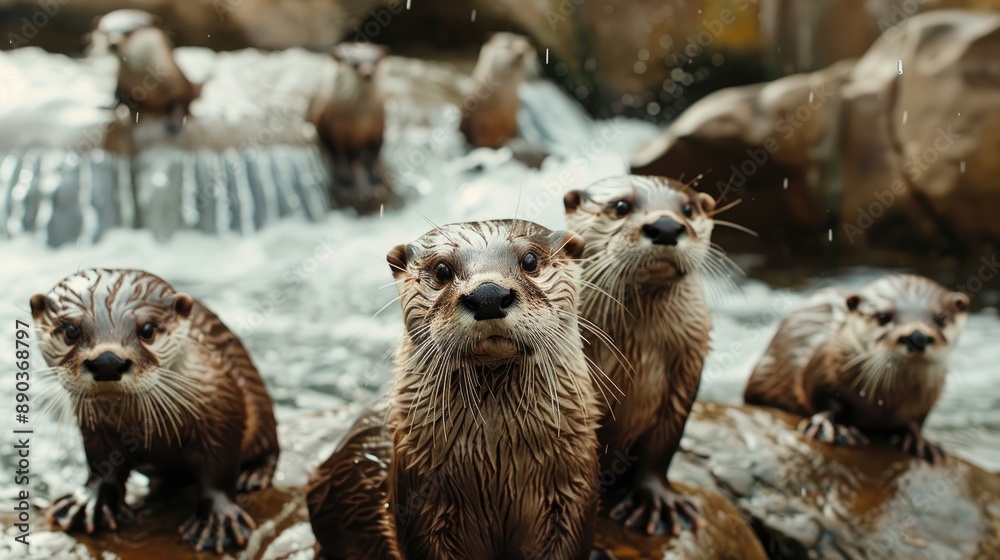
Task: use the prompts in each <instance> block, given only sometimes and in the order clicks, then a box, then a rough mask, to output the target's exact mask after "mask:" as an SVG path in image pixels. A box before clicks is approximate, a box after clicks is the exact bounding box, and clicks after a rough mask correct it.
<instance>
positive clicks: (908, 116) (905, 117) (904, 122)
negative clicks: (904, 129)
mask: <svg viewBox="0 0 1000 560" xmlns="http://www.w3.org/2000/svg"><path fill="white" fill-rule="evenodd" d="M909 118H910V112H909V111H903V124H906V121H907V120H909Z"/></svg>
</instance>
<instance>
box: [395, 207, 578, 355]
mask: <svg viewBox="0 0 1000 560" xmlns="http://www.w3.org/2000/svg"><path fill="white" fill-rule="evenodd" d="M582 251H583V241H582V240H581V239H580V237H579V236H577V235H576V234H574V233H569V232H561V231H556V232H553V231H550V230H548V229H545V228H544V227H542V226H539V225H537V224H534V223H531V222H526V221H520V220H497V221H486V222H470V223H465V224H451V225H447V226H444V227H440V228H435V229H434V230H432V231H430V232H428V233H427V234H426V235H424V236H423V237H421V238H420V239H418V240H416V241H414V242H413V243H410V244H408V245H400V246H398V247H396V248H394V249H393V250H392V251H390V252H389V254H388V257H387V260H388V261H389V265H390V267H391V269H392V274H393V276H394V277H395V279H396V282H397V286H398V288H399V295H400V304H401V306H402V308H403V320H404V324H405V328H406V333H407V337H408V338H409V340H410V342H411V343H412V344H413V346H414V349H413V351H412V352H411V355H410V360H411V362H412V363H410V364H404V366H407V367H408V368H411V369H413V370H414V371H421V372H424V373H431V372H437V373H442V374H444V373H450V370H452V369H463V366H471V367H473V368H475V367H479V366H486V367H487V368H488V369H496V368H497V367H500V366H504V365H511V364H514V363H521V364H522V365H524V364H526V363H528V362H532V361H533V360H536V359H543V360H547V359H552V358H553V356H551V354H552V353H553V352H552V351H551V350H552V349H554V348H556V347H558V346H559V345H562V344H579V334H578V331H577V322H576V284H575V278H574V276H575V274H576V272H577V269H578V266H577V265H576V264H575V262H574V260H575V259H576V258H578V257H579V256H580V254H581V253H582ZM539 355H542V356H543V357H541V358H539V357H538V356H539ZM446 370H449V371H446Z"/></svg>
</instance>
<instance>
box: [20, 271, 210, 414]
mask: <svg viewBox="0 0 1000 560" xmlns="http://www.w3.org/2000/svg"><path fill="white" fill-rule="evenodd" d="M193 305H194V302H193V300H192V299H191V297H190V296H188V295H186V294H182V293H178V292H175V291H174V289H173V288H172V287H171V286H170V285H169V284H167V283H166V282H165V281H163V280H161V279H160V278H157V277H156V276H153V275H152V274H148V273H145V272H140V271H135V270H85V271H82V272H78V273H76V274H73V275H72V276H69V277H67V278H66V279H64V280H63V281H62V282H60V283H59V284H58V285H56V287H55V288H53V289H52V291H50V292H49V293H48V294H37V295H35V296H33V297H32V298H31V315H32V316H33V317H34V321H35V325H36V326H37V328H38V331H39V332H40V335H39V336H40V347H41V351H42V354H43V356H44V357H45V361H46V362H47V363H48V365H49V366H50V367H51V368H52V370H53V371H54V372H55V373H56V375H57V376H58V379H59V381H60V383H61V384H62V386H63V387H64V388H65V389H66V390H67V391H68V392H69V394H70V395H71V397H72V398H73V399H74V401H75V402H76V403H78V404H79V403H80V402H84V401H89V400H92V399H121V398H122V397H125V396H128V395H143V394H145V393H149V392H150V391H152V390H153V389H154V388H156V387H158V386H159V384H160V383H163V384H165V385H169V384H170V381H169V380H170V379H173V378H176V377H177V376H178V375H179V374H176V373H173V371H171V370H178V369H180V367H179V366H180V365H181V364H180V361H181V360H182V358H183V356H184V353H185V351H186V348H187V343H188V342H187V336H186V334H187V331H188V329H189V325H190V321H188V320H187V318H188V316H189V314H190V313H191V309H192V307H193Z"/></svg>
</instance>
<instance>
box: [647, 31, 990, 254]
mask: <svg viewBox="0 0 1000 560" xmlns="http://www.w3.org/2000/svg"><path fill="white" fill-rule="evenodd" d="M894 31H895V32H893V33H887V34H885V35H884V36H883V37H881V38H880V39H879V40H878V41H877V42H876V43H875V45H873V46H872V48H871V49H869V51H868V52H867V53H866V54H865V55H864V57H862V58H861V59H860V60H858V61H857V62H851V61H845V62H841V63H838V64H835V65H833V66H831V67H829V68H827V69H825V70H822V71H819V72H814V73H810V74H797V75H793V76H788V77H786V78H782V79H779V80H776V81H774V82H771V83H768V84H760V85H753V86H745V87H742V88H734V89H726V90H721V91H718V92H716V93H714V94H712V95H710V96H708V97H706V98H704V99H702V100H701V101H700V102H698V103H697V104H695V105H694V106H692V107H691V109H690V110H688V111H687V112H685V113H684V114H683V115H682V116H681V117H680V118H679V119H678V120H677V121H676V122H675V123H674V124H673V125H672V126H671V127H670V128H669V129H668V130H667V132H666V133H665V134H664V135H663V136H662V137H660V138H658V139H656V140H654V141H652V142H650V143H648V144H646V145H644V146H642V147H641V148H640V149H638V150H637V151H636V152H635V153H634V154H633V157H632V170H633V172H635V173H650V174H664V175H669V176H679V175H681V174H686V175H687V176H688V177H691V176H693V175H696V174H698V173H704V174H705V177H704V178H703V179H702V181H701V184H702V185H703V186H704V185H707V188H708V190H710V191H712V192H718V193H720V194H721V193H722V192H723V191H725V188H726V185H727V184H729V183H730V182H731V183H732V188H731V190H730V191H729V193H728V194H727V196H729V197H736V198H738V197H742V198H743V199H744V200H743V204H742V205H741V207H740V208H738V209H737V210H734V211H733V213H732V216H733V217H732V218H730V217H728V216H727V219H732V220H733V221H737V222H740V223H742V224H744V225H747V226H749V227H752V228H755V229H758V230H759V231H760V233H761V234H762V236H763V237H764V239H765V242H766V243H765V246H772V247H781V246H790V248H791V249H793V250H794V249H800V250H801V249H808V250H815V249H816V247H818V246H824V247H830V246H831V245H830V244H829V242H830V241H833V242H834V245H833V247H834V248H835V249H840V250H843V252H844V253H848V254H852V255H855V256H858V255H863V254H868V253H870V251H871V250H875V249H888V250H899V249H904V250H915V251H920V252H923V251H926V250H927V248H928V246H929V247H932V248H937V249H941V250H949V251H959V252H960V251H963V250H967V249H969V247H970V245H974V244H975V243H977V242H980V241H983V240H987V241H990V240H992V241H995V240H1000V221H997V220H996V219H995V216H994V212H992V211H991V210H990V209H991V208H996V207H997V204H998V203H1000V190H998V189H997V188H996V181H995V180H993V179H992V178H993V177H996V175H997V172H998V171H1000V161H997V160H996V159H995V158H993V157H992V156H993V154H995V153H996V151H997V148H998V147H1000V112H998V111H996V107H998V106H1000V87H997V86H998V84H1000V66H998V61H1000V14H998V13H994V12H971V11H937V12H933V13H929V14H926V15H920V16H916V17H913V18H911V19H909V20H907V21H906V22H905V23H904V24H902V25H901V26H900V27H899V28H898V29H894ZM786 241H787V243H786ZM723 245H725V246H727V247H732V245H730V244H728V243H725V242H724V243H723Z"/></svg>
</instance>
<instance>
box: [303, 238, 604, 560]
mask: <svg viewBox="0 0 1000 560" xmlns="http://www.w3.org/2000/svg"><path fill="white" fill-rule="evenodd" d="M582 250H583V244H582V241H581V240H580V238H579V237H578V236H577V235H576V234H573V233H568V232H559V231H556V232H553V231H549V230H548V229H545V228H543V227H542V226H539V225H537V224H534V223H531V222H525V221H520V220H498V221H487V222H476V223H464V224H452V225H446V226H444V227H440V228H435V229H434V230H432V231H430V232H429V233H427V234H426V235H424V236H423V237H421V238H420V239H418V240H417V241H416V242H413V243H410V244H408V245H400V246H398V247H396V248H394V249H392V250H391V251H390V252H389V254H388V261H389V264H390V267H391V268H392V272H393V276H394V277H395V279H396V284H397V287H398V290H399V295H400V305H401V307H402V311H403V322H404V330H405V334H404V337H403V341H402V346H401V347H400V349H399V352H398V354H397V356H396V363H397V378H396V383H395V387H394V389H393V391H392V394H391V395H390V397H389V402H388V403H387V404H383V405H380V407H378V408H376V409H375V410H374V411H372V412H370V413H367V414H365V415H364V416H362V417H361V418H360V419H359V420H358V422H357V423H356V424H355V426H354V427H353V428H352V429H351V430H350V432H349V433H348V436H347V437H346V438H345V440H344V442H343V443H341V445H340V448H339V449H338V450H337V451H336V452H335V453H334V455H333V456H331V457H330V459H328V460H327V461H326V462H325V463H324V464H323V465H322V466H320V467H319V469H318V470H317V472H316V473H315V474H314V477H313V480H312V482H311V484H310V489H309V493H308V501H309V512H310V519H311V521H312V525H313V531H314V532H315V534H316V537H317V539H318V541H319V542H320V544H321V546H322V555H323V557H325V558H400V557H405V558H407V559H410V560H417V559H422V558H427V559H430V558H434V559H460V558H476V559H481V560H490V559H497V560H499V559H511V558H552V559H554V560H570V559H580V558H588V556H589V555H590V553H591V550H590V546H591V541H592V539H593V531H594V522H595V519H596V517H595V514H596V505H597V504H596V497H597V495H596V491H597V483H598V479H597V477H598V470H597V467H598V457H597V455H598V448H597V435H596V429H597V420H598V416H597V413H596V411H597V402H596V390H595V389H594V387H593V385H592V381H591V378H590V371H589V369H588V366H587V362H586V359H585V357H584V353H583V349H582V344H583V342H582V340H581V338H580V333H579V330H578V328H579V327H578V323H577V315H576V278H575V277H576V275H577V273H578V270H579V267H578V265H577V264H576V262H575V260H576V259H577V258H578V257H579V256H580V254H581V252H582Z"/></svg>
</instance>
